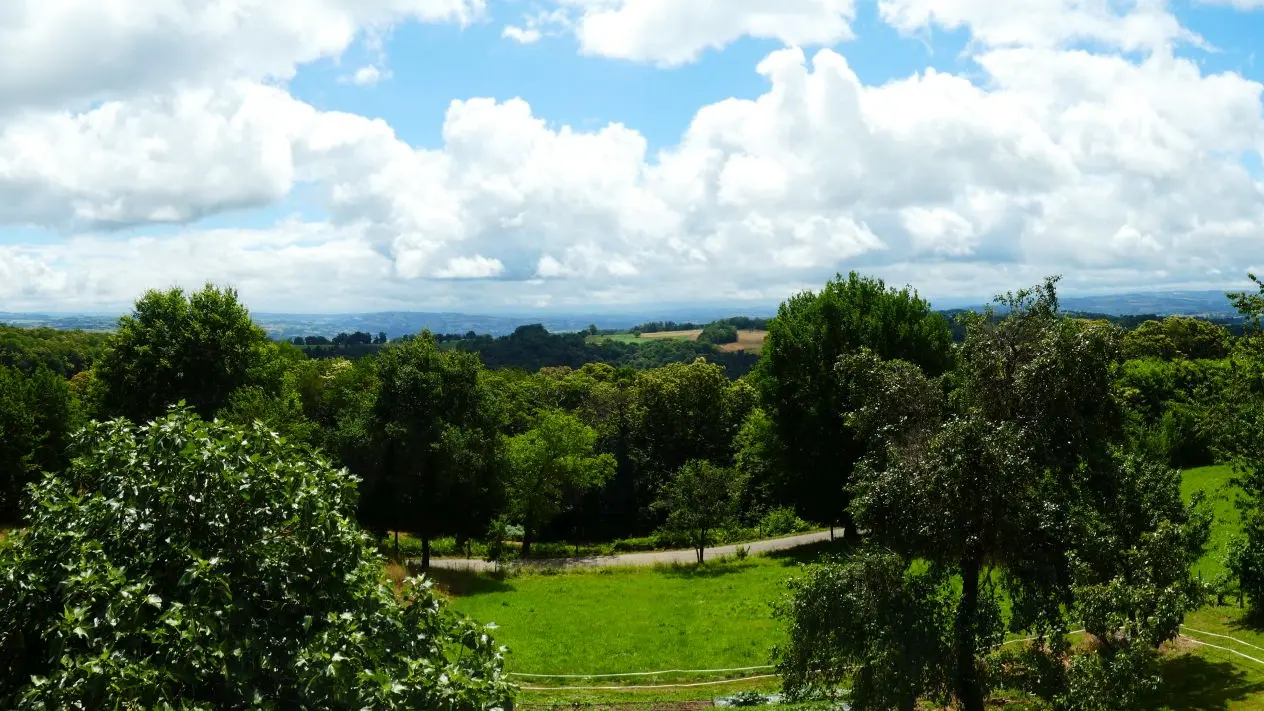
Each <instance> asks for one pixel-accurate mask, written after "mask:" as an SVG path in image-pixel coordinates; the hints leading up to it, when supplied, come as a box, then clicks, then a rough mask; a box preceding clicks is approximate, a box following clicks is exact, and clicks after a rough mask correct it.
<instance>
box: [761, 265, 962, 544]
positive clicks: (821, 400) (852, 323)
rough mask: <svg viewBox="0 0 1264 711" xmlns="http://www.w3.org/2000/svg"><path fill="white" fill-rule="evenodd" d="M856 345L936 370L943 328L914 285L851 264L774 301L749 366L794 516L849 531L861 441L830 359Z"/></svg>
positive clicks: (946, 349) (944, 363)
mask: <svg viewBox="0 0 1264 711" xmlns="http://www.w3.org/2000/svg"><path fill="white" fill-rule="evenodd" d="M861 348H869V349H870V350H872V351H873V352H875V353H877V354H878V356H880V357H882V358H889V359H902V360H907V361H910V362H913V363H915V364H917V365H919V366H921V367H922V368H923V369H924V370H925V371H926V372H928V373H929V374H931V375H938V374H939V373H942V372H943V371H944V370H945V369H947V368H948V367H949V365H950V363H951V361H952V334H951V331H950V330H949V328H948V324H947V322H946V321H945V320H944V319H943V318H942V317H941V316H939V315H938V314H934V313H932V312H931V311H930V305H929V304H928V303H927V302H926V301H925V300H923V299H921V298H920V297H918V296H917V294H916V292H913V291H912V290H910V289H907V288H906V289H902V290H896V289H887V287H886V285H885V284H884V283H883V282H882V281H881V280H880V279H873V278H869V277H862V276H860V275H859V274H856V273H855V272H852V273H851V274H849V275H848V276H847V277H846V278H845V279H844V278H843V277H842V276H838V277H836V278H835V279H833V280H831V281H830V282H829V283H827V284H826V285H825V288H824V289H822V290H821V291H820V292H819V293H813V292H811V291H805V292H803V293H800V294H798V295H796V296H793V297H791V298H790V299H789V300H787V301H786V302H784V303H783V304H781V307H780V308H779V309H778V310H777V316H776V318H774V319H773V320H772V321H771V322H770V323H769V324H768V337H767V339H766V340H765V341H764V347H763V353H762V356H761V359H760V362H759V365H758V366H757V374H758V377H757V381H756V382H758V383H759V387H760V395H761V402H762V405H763V408H764V409H765V410H766V411H767V413H768V417H769V418H770V420H771V421H772V423H773V427H774V430H775V432H776V435H777V438H778V439H779V441H780V442H782V443H783V444H784V446H783V447H782V448H781V449H780V450H779V451H780V454H781V456H782V458H783V459H782V462H781V467H780V469H781V470H782V472H784V474H785V481H784V482H782V486H781V488H782V497H783V498H784V499H787V500H789V501H793V502H794V504H795V507H796V508H797V509H798V512H799V515H800V516H803V517H804V518H806V519H809V520H812V521H816V522H820V523H831V524H832V523H835V522H841V523H843V525H844V527H845V529H846V530H847V532H848V534H854V533H855V526H854V525H853V524H852V521H851V517H850V516H849V514H848V513H847V507H848V502H849V497H848V494H847V485H848V483H849V482H850V480H851V476H852V469H853V468H854V466H855V464H856V461H857V460H858V459H859V458H860V456H861V455H862V454H863V453H864V449H865V446H864V442H863V441H861V440H859V439H857V438H856V437H855V435H854V434H853V433H851V432H850V430H849V429H848V428H847V426H846V423H845V422H844V418H845V415H846V413H847V412H848V411H849V410H851V409H853V407H854V402H853V401H852V400H851V398H850V396H849V394H848V392H849V390H848V388H847V384H846V383H845V382H844V381H843V380H840V378H839V376H838V374H837V372H836V371H835V369H834V366H835V363H837V361H838V359H839V358H840V357H841V356H844V355H847V354H850V353H855V352H857V351H858V350H860V349H861Z"/></svg>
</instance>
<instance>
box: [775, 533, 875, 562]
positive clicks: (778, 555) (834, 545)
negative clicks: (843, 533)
mask: <svg viewBox="0 0 1264 711" xmlns="http://www.w3.org/2000/svg"><path fill="white" fill-rule="evenodd" d="M853 548H855V545H854V543H853V542H852V541H844V540H843V539H842V538H841V537H840V538H836V539H834V540H832V541H820V542H819V543H809V544H807V545H804V546H797V547H795V548H787V549H785V550H780V551H769V552H767V553H764V554H763V555H764V556H765V557H767V558H768V559H770V560H775V561H778V562H780V563H781V564H782V565H798V564H800V563H819V562H821V561H822V560H826V559H829V558H831V557H833V556H838V555H844V554H846V553H849V552H851V550H852V549H853Z"/></svg>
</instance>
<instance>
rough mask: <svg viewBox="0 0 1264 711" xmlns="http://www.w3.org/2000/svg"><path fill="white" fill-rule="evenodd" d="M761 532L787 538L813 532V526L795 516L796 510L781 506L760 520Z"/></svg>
mask: <svg viewBox="0 0 1264 711" xmlns="http://www.w3.org/2000/svg"><path fill="white" fill-rule="evenodd" d="M759 530H760V531H762V532H763V534H764V535H766V536H785V535H789V534H791V533H802V532H804V531H810V530H812V524H810V523H808V522H807V521H804V520H803V519H801V518H799V517H798V516H796V515H795V513H794V509H792V508H790V507H788V506H780V507H778V508H775V509H772V510H771V511H769V512H768V513H766V514H764V517H763V518H761V519H759Z"/></svg>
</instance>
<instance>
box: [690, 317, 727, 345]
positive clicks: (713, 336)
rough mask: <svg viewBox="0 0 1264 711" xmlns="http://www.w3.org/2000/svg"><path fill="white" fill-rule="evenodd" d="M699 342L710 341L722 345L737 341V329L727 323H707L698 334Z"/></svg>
mask: <svg viewBox="0 0 1264 711" xmlns="http://www.w3.org/2000/svg"><path fill="white" fill-rule="evenodd" d="M698 342H699V343H710V344H712V345H716V346H720V345H724V344H725V343H737V329H736V328H734V327H732V326H730V325H728V324H727V323H718V322H717V323H712V324H707V326H706V327H704V328H703V329H702V333H700V334H698Z"/></svg>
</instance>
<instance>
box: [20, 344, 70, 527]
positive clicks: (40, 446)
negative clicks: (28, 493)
mask: <svg viewBox="0 0 1264 711" xmlns="http://www.w3.org/2000/svg"><path fill="white" fill-rule="evenodd" d="M79 419H80V417H79V413H78V412H77V411H76V408H75V407H74V404H73V402H72V400H71V396H70V390H69V388H68V386H67V384H66V381H65V380H64V379H63V378H61V377H60V376H58V375H57V374H55V373H53V372H52V371H50V370H48V369H47V368H44V367H43V366H40V367H39V368H37V369H35V370H34V371H33V372H31V373H30V374H29V375H27V374H25V373H23V372H22V371H20V370H17V369H15V368H9V367H7V366H3V365H0V523H15V522H17V521H18V519H19V516H20V507H19V502H20V501H21V499H22V496H23V490H24V489H25V487H26V485H27V484H29V483H31V482H33V481H36V480H37V479H38V478H39V476H40V474H41V473H42V472H60V471H61V470H62V469H64V468H65V466H66V464H67V463H68V459H67V456H66V447H67V445H68V444H69V441H70V434H71V432H72V431H73V430H74V429H75V427H76V426H77V425H78V422H79Z"/></svg>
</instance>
